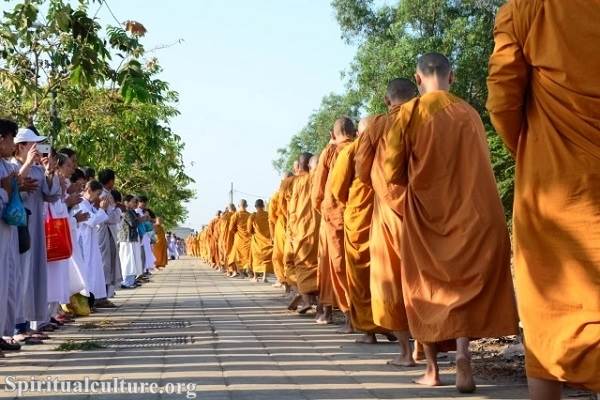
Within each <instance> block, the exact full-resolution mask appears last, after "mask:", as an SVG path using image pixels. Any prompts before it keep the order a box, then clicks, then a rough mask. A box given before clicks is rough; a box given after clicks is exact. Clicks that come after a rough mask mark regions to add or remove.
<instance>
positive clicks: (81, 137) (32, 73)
mask: <svg viewBox="0 0 600 400" xmlns="http://www.w3.org/2000/svg"><path fill="white" fill-rule="evenodd" d="M71 3H72V2H69V1H63V0H25V1H23V2H21V3H19V4H17V5H15V7H14V8H13V9H12V10H10V11H7V12H5V13H4V16H3V18H2V20H1V21H0V79H2V87H0V113H1V114H3V115H6V116H8V117H10V118H15V119H17V120H18V122H19V123H20V124H29V123H32V122H34V123H35V124H36V125H37V126H38V127H39V128H41V129H42V130H43V131H44V132H50V133H51V135H52V136H53V139H54V144H55V147H62V146H71V147H73V148H74V149H76V150H77V152H78V154H79V158H80V160H81V163H82V164H84V165H90V166H94V167H96V168H98V169H100V168H106V167H110V168H112V169H114V170H115V171H116V172H117V174H118V176H119V178H120V180H119V189H121V190H122V191H124V192H127V193H134V194H145V195H148V197H149V198H150V199H151V202H150V204H151V207H152V208H154V209H155V211H157V212H158V214H160V215H161V216H163V217H164V219H165V222H166V224H167V225H174V224H176V223H177V222H180V221H182V220H183V219H184V218H185V216H186V213H187V211H186V210H185V207H184V204H185V201H187V200H189V199H190V198H191V197H192V196H193V193H192V191H190V190H189V189H187V186H188V185H189V184H190V183H191V182H192V180H191V178H190V177H189V176H187V175H186V174H185V172H184V164H183V160H182V156H181V154H182V150H183V143H182V141H181V138H180V137H179V136H178V135H176V134H175V133H174V132H172V131H171V129H170V128H169V125H168V124H169V120H170V119H171V118H172V117H174V116H176V115H178V111H177V108H176V106H177V102H178V95H177V93H176V92H174V91H172V90H171V89H170V87H169V85H168V83H167V82H164V81H162V80H160V79H157V75H158V74H159V73H160V71H161V69H160V66H159V64H158V61H157V60H156V59H154V58H151V59H149V60H146V59H144V57H145V51H144V47H143V45H142V43H141V41H140V40H141V38H142V37H143V36H144V34H145V33H146V28H145V27H144V26H143V25H142V24H140V23H138V22H136V21H127V22H126V23H125V24H124V25H123V26H107V27H105V28H104V27H102V25H101V24H100V23H99V21H98V20H97V19H96V18H95V17H92V16H90V14H89V11H90V10H89V7H90V5H93V4H94V3H95V2H94V1H88V0H79V1H78V3H77V7H76V8H73V6H72V5H71ZM101 6H103V3H102V2H101V1H99V2H98V4H97V7H101ZM42 10H46V11H45V14H44V15H42ZM114 60H117V61H120V62H119V63H118V64H117V63H116V62H115V61H114ZM115 64H116V65H115Z"/></svg>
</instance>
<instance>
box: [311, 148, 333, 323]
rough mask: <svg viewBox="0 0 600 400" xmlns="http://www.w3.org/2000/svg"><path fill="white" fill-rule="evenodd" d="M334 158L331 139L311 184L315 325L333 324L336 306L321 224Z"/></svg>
mask: <svg viewBox="0 0 600 400" xmlns="http://www.w3.org/2000/svg"><path fill="white" fill-rule="evenodd" d="M334 156H335V143H333V139H331V140H330V142H329V143H328V144H327V146H326V147H325V149H323V151H322V152H321V155H320V156H319V160H318V162H317V167H316V168H315V172H314V174H313V177H312V183H311V203H312V207H313V209H314V211H315V212H316V213H317V215H319V217H320V219H321V223H320V226H319V249H318V255H317V257H318V270H317V284H318V286H319V306H318V308H317V317H316V321H315V322H316V323H317V324H331V323H333V306H334V305H335V304H336V301H335V294H334V293H333V284H332V282H331V273H330V268H329V251H328V247H327V228H326V226H325V224H324V223H323V217H322V215H321V204H322V203H323V197H324V191H325V182H326V181H327V175H329V170H330V167H331V165H332V159H333V157H334Z"/></svg>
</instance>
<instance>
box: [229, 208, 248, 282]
mask: <svg viewBox="0 0 600 400" xmlns="http://www.w3.org/2000/svg"><path fill="white" fill-rule="evenodd" d="M247 208H248V202H247V201H246V200H244V199H242V200H240V209H239V211H236V212H235V213H234V214H233V216H232V217H231V220H230V221H229V233H228V236H229V238H230V240H231V241H232V242H233V245H232V246H231V251H230V252H229V256H228V259H227V262H228V264H229V268H230V269H231V271H230V272H232V274H231V277H237V276H239V275H240V274H242V275H244V276H246V277H248V276H249V273H250V271H251V268H252V267H251V265H250V240H251V239H252V237H251V235H250V233H249V232H248V218H249V217H250V213H249V212H248V211H247Z"/></svg>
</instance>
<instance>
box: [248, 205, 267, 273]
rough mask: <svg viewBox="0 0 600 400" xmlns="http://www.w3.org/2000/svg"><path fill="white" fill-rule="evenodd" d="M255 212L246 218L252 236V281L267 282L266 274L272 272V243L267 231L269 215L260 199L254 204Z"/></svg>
mask: <svg viewBox="0 0 600 400" xmlns="http://www.w3.org/2000/svg"><path fill="white" fill-rule="evenodd" d="M254 207H255V208H256V212H254V213H252V214H250V217H249V218H248V233H250V234H251V235H252V241H251V244H250V251H251V254H252V257H251V260H252V272H253V274H254V276H253V281H254V282H258V281H259V275H260V281H261V282H263V283H266V282H267V273H269V272H272V270H273V242H272V240H271V232H270V230H269V215H268V214H267V212H266V211H265V202H264V201H263V200H262V199H258V200H256V202H255V203H254Z"/></svg>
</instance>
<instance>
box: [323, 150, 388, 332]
mask: <svg viewBox="0 0 600 400" xmlns="http://www.w3.org/2000/svg"><path fill="white" fill-rule="evenodd" d="M357 147H358V141H355V142H353V143H352V144H350V145H348V146H346V147H345V148H344V149H343V150H342V151H340V154H339V155H338V157H337V160H336V162H335V165H334V167H333V173H332V182H331V193H332V195H333V197H334V198H335V199H336V200H337V201H339V202H340V203H342V204H344V205H345V208H344V251H345V256H346V276H347V279H348V300H349V306H350V318H351V320H352V326H353V327H354V328H356V329H358V330H360V331H362V332H375V331H377V330H378V327H377V325H375V323H374V322H373V312H372V311H371V289H370V283H371V268H370V258H371V257H370V249H369V235H370V230H371V218H372V215H373V197H374V194H373V189H372V188H371V187H370V186H369V185H367V184H365V183H364V182H362V181H361V180H360V179H359V178H358V176H357V175H356V173H355V167H354V164H355V155H356V148H357ZM379 245H381V244H379Z"/></svg>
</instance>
